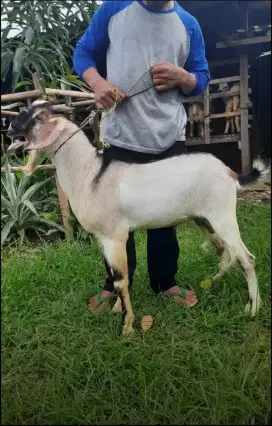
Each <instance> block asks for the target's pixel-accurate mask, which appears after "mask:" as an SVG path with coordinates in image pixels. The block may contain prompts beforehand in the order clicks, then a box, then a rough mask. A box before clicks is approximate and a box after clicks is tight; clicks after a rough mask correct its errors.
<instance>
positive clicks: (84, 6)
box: [1, 0, 97, 90]
mask: <svg viewBox="0 0 272 426" xmlns="http://www.w3.org/2000/svg"><path fill="white" fill-rule="evenodd" d="M96 7H97V4H96V2H95V1H88V2H86V1H68V0H67V1H64V0H63V1H55V2H52V1H44V0H43V1H37V0H36V1H34V0H27V1H24V2H21V1H14V0H13V1H11V0H4V1H3V2H2V3H1V21H2V27H3V29H2V30H1V78H2V81H5V79H6V77H7V74H8V72H9V70H10V68H11V67H12V70H13V82H12V89H13V90H15V89H16V88H19V87H22V86H24V85H27V86H28V85H30V84H31V83H30V82H29V81H28V79H31V76H32V74H33V73H34V72H36V73H37V75H38V77H39V79H40V82H41V84H42V85H45V84H47V85H48V84H50V87H52V88H54V87H57V85H58V83H59V81H60V79H63V78H65V76H70V77H71V76H73V80H74V81H71V82H70V83H73V84H77V83H78V85H77V87H80V88H81V87H83V85H82V83H81V82H80V81H79V80H78V79H77V78H76V76H74V75H73V71H72V69H71V65H70V64H71V58H72V53H73V49H74V44H75V42H76V41H77V40H78V39H79V37H80V35H81V34H82V33H83V32H84V31H85V30H86V28H87V26H88V25H89V23H90V21H91V18H92V15H93V13H94V12H95V9H96ZM12 29H13V30H14V29H16V30H18V33H17V34H16V36H14V37H12V38H11V37H9V33H10V30H12ZM19 80H23V81H20V82H19ZM68 81H69V78H68ZM18 82H19V83H18Z"/></svg>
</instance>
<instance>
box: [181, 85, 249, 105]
mask: <svg viewBox="0 0 272 426" xmlns="http://www.w3.org/2000/svg"><path fill="white" fill-rule="evenodd" d="M248 94H249V95H250V94H251V89H248ZM235 95H240V92H219V93H210V95H209V97H210V99H218V98H229V97H230V96H235ZM182 102H183V103H184V104H186V103H188V102H189V103H190V102H204V97H203V96H190V97H188V98H183V99H182Z"/></svg>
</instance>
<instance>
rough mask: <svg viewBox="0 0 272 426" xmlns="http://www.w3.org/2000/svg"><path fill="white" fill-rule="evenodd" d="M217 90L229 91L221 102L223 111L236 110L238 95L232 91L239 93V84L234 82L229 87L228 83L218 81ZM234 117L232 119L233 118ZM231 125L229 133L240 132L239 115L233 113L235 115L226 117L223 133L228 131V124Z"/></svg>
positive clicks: (238, 102)
mask: <svg viewBox="0 0 272 426" xmlns="http://www.w3.org/2000/svg"><path fill="white" fill-rule="evenodd" d="M217 91H218V92H230V97H229V98H223V102H224V103H225V112H237V111H239V107H240V95H239V94H238V95H237V94H235V95H232V93H233V94H234V93H240V84H239V83H235V84H233V85H232V86H231V87H230V88H229V85H228V83H219V84H218V89H217ZM233 118H234V119H233ZM230 125H231V133H235V130H236V132H237V133H240V117H239V115H235V117H230V118H228V117H227V118H226V127H225V131H224V134H228V133H229V126H230Z"/></svg>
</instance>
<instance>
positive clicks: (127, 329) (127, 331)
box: [123, 325, 134, 336]
mask: <svg viewBox="0 0 272 426" xmlns="http://www.w3.org/2000/svg"><path fill="white" fill-rule="evenodd" d="M133 332H134V329H133V327H132V325H129V326H124V327H123V336H130V335H131V334H132V333H133Z"/></svg>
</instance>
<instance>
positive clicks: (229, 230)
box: [9, 101, 269, 334]
mask: <svg viewBox="0 0 272 426" xmlns="http://www.w3.org/2000/svg"><path fill="white" fill-rule="evenodd" d="M40 102H41V101H40ZM40 102H39V103H34V104H33V106H32V108H30V109H28V110H25V111H22V112H21V113H20V114H19V115H18V116H17V117H16V118H15V120H14V121H13V123H12V124H11V127H10V131H9V135H10V137H16V136H19V135H20V136H24V137H25V142H24V143H22V146H23V148H24V149H25V150H26V151H29V150H35V151H36V152H38V151H42V152H43V153H44V154H46V155H47V156H48V157H50V158H51V159H52V162H53V163H54V164H55V166H56V171H57V174H58V178H59V181H60V185H61V187H62V189H63V191H64V192H65V193H66V195H67V197H68V199H69V202H70V205H71V207H72V210H73V212H74V214H75V215H76V217H77V218H78V220H79V222H80V223H81V225H82V226H83V228H85V229H86V230H87V231H89V232H92V233H93V234H94V235H95V236H96V237H97V238H98V240H99V242H100V244H101V246H102V248H103V252H104V255H105V258H106V260H107V263H108V266H109V267H110V270H111V273H112V276H113V279H114V287H115V289H116V291H117V294H118V296H119V297H118V298H117V301H116V304H115V311H123V317H124V318H123V319H124V324H123V334H129V333H131V332H132V331H133V321H134V314H133V311H132V307H131V302H130V296H129V291H128V267H127V255H126V242H127V239H128V234H129V231H132V230H135V229H138V228H159V227H166V226H170V225H174V224H179V223H181V222H182V221H184V220H186V219H194V220H196V222H198V223H199V220H200V224H202V225H203V226H204V227H205V226H206V232H207V233H208V234H209V238H210V240H211V241H212V242H213V243H214V244H215V245H216V246H217V248H218V250H219V251H220V253H221V254H222V256H221V261H220V272H219V273H218V274H217V275H216V276H215V277H214V279H216V278H218V277H220V276H221V275H222V273H223V272H224V271H225V270H226V269H227V267H228V266H230V265H231V264H232V263H233V262H234V261H236V260H237V261H238V262H239V263H240V264H241V265H242V267H243V269H244V273H245V277H246V280H247V283H248V290H249V303H248V304H247V305H246V311H248V312H249V311H250V312H251V314H252V315H255V314H256V312H257V311H258V309H259V306H260V294H259V288H258V282H257V278H256V274H255V269H254V256H253V255H252V254H251V253H250V252H249V251H248V249H247V248H246V247H245V245H244V243H243V241H242V240H241V237H240V232H239V228H238V224H237V219H236V193H237V189H239V188H241V187H243V186H246V185H247V184H248V183H251V182H254V181H257V180H259V179H262V178H264V177H265V176H266V175H267V173H269V169H267V168H265V167H264V165H263V163H262V162H255V163H254V164H253V167H254V170H253V172H252V173H250V174H248V175H246V176H241V177H240V176H237V175H236V174H235V173H234V172H233V171H232V170H230V169H229V168H228V167H227V166H226V165H225V164H224V163H222V161H220V160H218V159H217V158H215V157H214V156H213V155H211V154H204V153H194V154H185V155H180V156H176V157H172V158H167V159H164V160H161V161H155V162H150V163H147V164H127V163H125V162H121V161H112V162H110V164H109V165H108V167H107V168H106V169H105V171H104V173H102V174H101V173H100V178H99V180H97V179H96V178H97V175H98V173H99V172H101V167H102V164H103V156H102V157H101V156H99V155H97V152H96V150H95V148H94V147H93V146H92V145H91V143H90V141H89V140H88V138H87V137H86V135H85V134H84V133H83V131H81V130H79V128H78V126H77V125H76V124H74V123H72V122H71V121H69V120H67V119H66V118H65V117H63V116H56V115H54V114H53V112H52V111H51V109H50V107H49V106H48V105H46V104H42V103H40ZM77 130H79V131H78V132H77V133H76V134H74V132H75V131H77ZM71 135H73V136H72V137H70V139H69V140H67V138H69V136H71ZM64 142H65V143H64ZM13 148H18V144H17V145H16V142H15V146H14V145H13V144H11V146H10V148H9V149H10V151H12V150H13Z"/></svg>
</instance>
